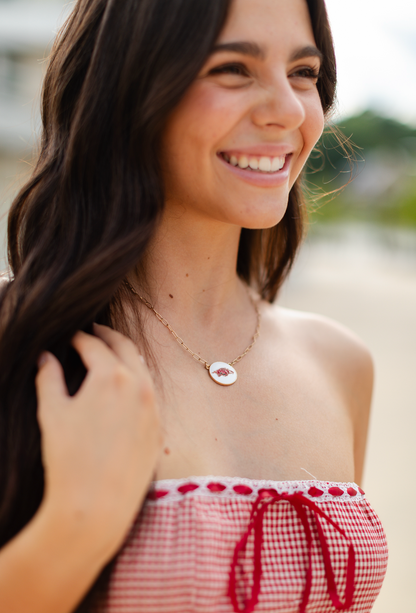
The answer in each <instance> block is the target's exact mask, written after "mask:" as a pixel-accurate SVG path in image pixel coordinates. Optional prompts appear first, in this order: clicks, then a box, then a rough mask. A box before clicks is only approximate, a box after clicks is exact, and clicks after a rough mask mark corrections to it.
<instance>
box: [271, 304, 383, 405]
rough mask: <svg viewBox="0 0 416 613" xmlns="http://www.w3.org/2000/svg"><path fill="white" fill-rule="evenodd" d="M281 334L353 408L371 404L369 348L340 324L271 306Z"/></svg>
mask: <svg viewBox="0 0 416 613" xmlns="http://www.w3.org/2000/svg"><path fill="white" fill-rule="evenodd" d="M270 315H271V317H272V318H275V321H276V324H277V325H278V327H279V329H280V330H281V333H282V334H283V335H284V336H285V338H286V339H287V340H288V341H289V342H293V343H294V346H296V347H298V348H299V349H301V350H302V351H303V352H305V353H306V355H309V356H310V357H311V359H313V360H314V362H315V363H316V362H319V364H321V365H322V368H323V369H324V370H325V372H326V373H328V375H330V377H331V378H332V379H333V381H334V383H335V384H336V385H337V387H338V388H339V389H340V391H341V392H342V393H343V394H345V396H346V397H347V399H348V400H349V402H350V403H351V405H352V408H354V407H356V405H357V402H358V403H359V404H360V406H361V410H362V409H363V405H368V406H369V404H370V401H371V393H372V388H373V378H374V368H373V359H372V356H371V353H370V351H369V349H368V347H367V346H366V345H365V344H364V342H363V341H362V340H361V339H360V338H359V337H358V336H357V335H356V334H355V333H354V332H352V331H351V330H349V329H348V328H346V327H345V326H343V325H342V324H340V323H338V322H336V321H333V320H332V319H329V318H328V317H324V316H323V315H317V314H314V313H305V312H301V311H293V310H291V309H286V308H282V307H279V306H272V307H271V309H270Z"/></svg>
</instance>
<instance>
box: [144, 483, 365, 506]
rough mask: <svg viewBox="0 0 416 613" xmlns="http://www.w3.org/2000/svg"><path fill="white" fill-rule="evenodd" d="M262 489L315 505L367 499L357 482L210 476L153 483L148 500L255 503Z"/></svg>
mask: <svg viewBox="0 0 416 613" xmlns="http://www.w3.org/2000/svg"><path fill="white" fill-rule="evenodd" d="M190 485H193V486H195V487H194V489H192V490H191V489H190V488H189V486H190ZM239 486H242V487H239ZM188 488H189V489H188ZM262 489H274V490H276V491H277V493H278V494H283V493H287V494H294V493H301V494H302V495H303V496H305V498H308V499H309V500H312V501H313V502H316V503H319V502H329V501H331V502H333V501H335V500H338V501H344V502H346V501H354V500H362V499H363V498H364V496H365V494H364V492H363V491H362V490H361V489H360V488H359V487H358V485H357V484H356V483H338V482H333V481H317V480H308V481H262V480H254V479H247V478H244V477H215V476H207V477H188V478H186V479H163V480H161V481H153V482H152V484H151V487H150V490H149V494H148V499H147V501H148V502H149V503H150V504H163V503H168V502H172V501H179V500H184V498H190V497H191V498H195V497H198V498H200V497H206V498H227V499H229V498H239V499H244V498H246V499H249V500H255V499H256V498H257V496H258V495H259V491H260V490H262ZM249 490H251V491H249ZM354 492H355V493H354Z"/></svg>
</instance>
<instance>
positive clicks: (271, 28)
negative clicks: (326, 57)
mask: <svg viewBox="0 0 416 613" xmlns="http://www.w3.org/2000/svg"><path fill="white" fill-rule="evenodd" d="M230 41H253V42H255V43H257V44H258V45H259V46H261V47H262V48H263V49H264V50H265V51H266V53H267V54H269V53H270V54H274V53H276V52H279V53H284V52H287V53H288V54H291V53H292V52H293V50H294V49H296V48H298V47H302V46H305V45H315V38H314V34H313V30H312V24H311V20H310V16H309V10H308V6H307V3H306V0H233V1H232V4H231V10H230V14H229V16H228V19H227V22H226V24H225V26H224V28H223V30H222V32H221V34H220V36H219V38H218V41H217V42H218V43H219V44H221V43H227V42H230Z"/></svg>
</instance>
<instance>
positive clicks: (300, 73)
mask: <svg viewBox="0 0 416 613" xmlns="http://www.w3.org/2000/svg"><path fill="white" fill-rule="evenodd" d="M290 76H291V77H295V78H301V79H310V80H311V81H315V83H316V82H317V81H318V79H319V77H320V76H321V70H320V69H319V68H313V67H312V66H304V67H302V68H297V69H296V70H295V71H294V72H292V73H291V74H290Z"/></svg>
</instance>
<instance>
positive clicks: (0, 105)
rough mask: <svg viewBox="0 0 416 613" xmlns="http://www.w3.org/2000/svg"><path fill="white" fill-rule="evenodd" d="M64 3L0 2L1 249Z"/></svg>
mask: <svg viewBox="0 0 416 613" xmlns="http://www.w3.org/2000/svg"><path fill="white" fill-rule="evenodd" d="M70 6H71V5H70V3H64V0H0V212H1V214H2V216H1V223H0V251H1V247H2V243H3V237H2V231H1V227H4V212H5V210H6V209H7V206H8V204H9V203H10V200H11V199H12V197H13V196H14V194H15V192H16V189H17V187H18V184H19V183H20V181H21V179H22V177H23V176H24V175H25V174H27V172H28V170H29V166H28V165H27V164H23V163H22V162H21V160H22V159H24V160H30V158H31V152H32V149H33V146H34V144H35V143H36V138H37V132H38V129H39V117H40V113H39V94H40V91H41V82H42V77H43V74H44V71H45V66H46V58H47V56H48V53H49V50H50V46H51V43H52V41H53V38H54V35H55V33H56V31H57V29H58V27H59V24H60V23H62V21H63V20H64V18H65V15H66V14H67V13H68V12H69V10H70Z"/></svg>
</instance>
